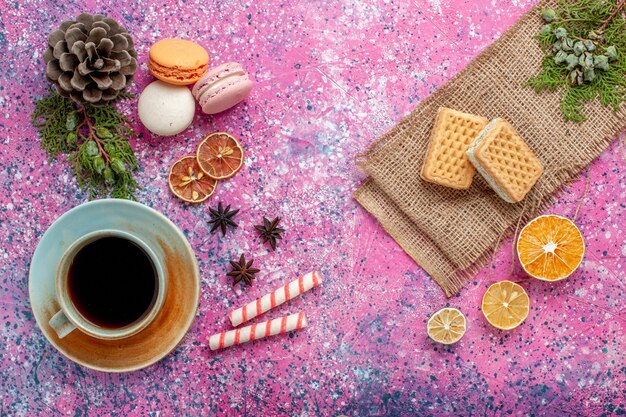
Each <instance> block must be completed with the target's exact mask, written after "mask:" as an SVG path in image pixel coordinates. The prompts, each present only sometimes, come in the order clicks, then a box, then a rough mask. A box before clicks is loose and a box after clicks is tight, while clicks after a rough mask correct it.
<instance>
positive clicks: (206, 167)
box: [196, 132, 244, 180]
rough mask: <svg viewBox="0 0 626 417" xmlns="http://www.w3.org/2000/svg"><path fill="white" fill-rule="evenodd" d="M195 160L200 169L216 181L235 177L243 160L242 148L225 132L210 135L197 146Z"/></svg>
mask: <svg viewBox="0 0 626 417" xmlns="http://www.w3.org/2000/svg"><path fill="white" fill-rule="evenodd" d="M196 158H197V159H198V164H200V168H201V169H202V170H203V171H204V172H205V173H207V174H208V175H209V177H211V178H213V179H216V180H224V179H226V178H230V177H232V176H233V175H235V174H236V173H237V172H238V171H239V170H240V169H241V167H242V165H243V160H244V152H243V147H242V146H241V144H240V143H239V141H238V140H237V139H235V138H234V137H233V136H232V135H229V134H228V133H225V132H217V133H211V134H210V135H208V136H207V137H205V138H204V139H203V140H202V142H200V144H199V145H198V149H197V150H196Z"/></svg>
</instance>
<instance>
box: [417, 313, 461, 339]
mask: <svg viewBox="0 0 626 417" xmlns="http://www.w3.org/2000/svg"><path fill="white" fill-rule="evenodd" d="M426 330H427V331H428V336H430V338H431V339H433V340H434V341H435V342H439V343H443V344H445V345H449V344H452V343H456V342H458V341H459V340H460V339H461V338H462V337H463V335H464V334H465V316H464V315H463V313H461V312H460V311H459V310H457V309H456V308H442V309H441V310H439V311H438V312H436V313H435V314H433V315H432V317H431V318H430V319H429V320H428V324H426Z"/></svg>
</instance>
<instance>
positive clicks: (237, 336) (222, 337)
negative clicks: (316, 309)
mask: <svg viewBox="0 0 626 417" xmlns="http://www.w3.org/2000/svg"><path fill="white" fill-rule="evenodd" d="M306 326H307V321H306V316H305V315H304V313H303V312H300V313H296V314H291V315H289V316H285V317H279V318H277V319H274V320H268V321H264V322H263V323H255V324H252V325H250V326H245V327H241V328H239V329H235V330H229V331H227V332H222V333H218V334H214V335H213V336H211V337H210V338H209V347H210V348H211V350H217V349H224V348H227V347H229V346H233V345H240V344H242V343H246V342H250V341H252V340H257V339H263V338H264V337H269V336H275V335H277V334H282V333H288V332H290V331H293V330H299V329H302V328H304V327H306Z"/></svg>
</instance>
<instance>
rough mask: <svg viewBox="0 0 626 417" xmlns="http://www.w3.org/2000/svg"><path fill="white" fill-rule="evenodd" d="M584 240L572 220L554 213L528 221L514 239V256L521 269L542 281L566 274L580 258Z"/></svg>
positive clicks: (583, 250)
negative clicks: (515, 248) (515, 241)
mask: <svg viewBox="0 0 626 417" xmlns="http://www.w3.org/2000/svg"><path fill="white" fill-rule="evenodd" d="M584 254H585V242H584V240H583V236H582V234H581V233H580V230H578V227H576V225H575V224H574V223H572V221H571V220H569V219H566V218H565V217H561V216H556V215H554V214H550V215H546V216H540V217H537V218H536V219H534V220H532V221H531V222H530V223H528V224H527V225H526V226H525V227H524V228H523V229H522V231H521V233H520V235H519V239H518V240H517V256H518V257H519V260H520V263H521V264H522V267H523V268H524V271H526V273H527V274H528V275H530V276H531V277H533V278H537V279H540V280H543V281H558V280H561V279H565V278H567V277H569V276H570V275H571V274H572V272H574V271H575V270H576V269H577V268H578V267H579V266H580V263H581V262H582V260H583V256H584Z"/></svg>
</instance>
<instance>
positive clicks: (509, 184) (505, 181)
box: [467, 119, 543, 203]
mask: <svg viewBox="0 0 626 417" xmlns="http://www.w3.org/2000/svg"><path fill="white" fill-rule="evenodd" d="M467 157H468V158H469V160H470V161H471V163H472V164H473V165H474V167H476V170H478V172H479V173H480V174H481V175H482V176H483V177H484V178H485V180H487V182H488V183H489V185H491V187H492V188H493V189H494V190H495V191H496V192H497V193H498V195H500V197H502V198H503V199H504V200H505V201H507V202H509V203H517V202H518V201H521V200H522V199H523V198H524V197H525V196H526V194H527V193H528V192H529V191H530V189H531V188H532V187H533V185H535V183H536V182H537V180H538V179H539V177H540V176H541V174H542V173H543V165H542V164H541V161H539V159H537V157H536V156H535V154H534V153H533V151H532V149H530V147H529V146H528V145H527V144H526V142H524V139H522V138H521V137H520V135H519V134H518V133H517V132H516V131H515V129H514V128H513V126H511V124H510V123H509V122H507V121H506V120H504V119H494V120H492V121H491V122H490V123H489V124H488V125H487V127H485V129H484V130H483V131H482V132H481V133H480V135H479V136H478V137H477V138H476V140H475V141H474V143H473V144H472V145H471V146H470V148H469V149H468V151H467Z"/></svg>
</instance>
